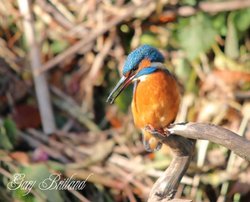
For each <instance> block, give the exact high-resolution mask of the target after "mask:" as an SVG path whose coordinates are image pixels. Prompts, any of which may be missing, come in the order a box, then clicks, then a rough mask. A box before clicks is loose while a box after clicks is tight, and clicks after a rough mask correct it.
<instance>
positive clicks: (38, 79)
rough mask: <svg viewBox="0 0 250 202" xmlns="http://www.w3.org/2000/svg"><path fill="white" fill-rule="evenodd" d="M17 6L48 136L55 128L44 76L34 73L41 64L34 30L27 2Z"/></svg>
mask: <svg viewBox="0 0 250 202" xmlns="http://www.w3.org/2000/svg"><path fill="white" fill-rule="evenodd" d="M18 5H19V9H20V12H21V14H22V16H23V26H24V32H25V35H26V40H27V45H28V48H29V56H30V63H31V68H32V73H33V78H34V83H35V89H36V96H37V100H38V106H39V111H40V114H41V119H42V126H43V130H44V133H46V134H49V133H52V132H54V131H55V130H56V126H55V120H54V115H53V111H52V106H51V102H50V95H49V90H48V84H47V81H46V77H45V74H40V75H35V71H37V69H38V68H39V67H40V66H41V65H42V63H41V59H40V55H41V54H40V50H39V48H38V45H37V42H36V39H35V29H34V24H33V19H32V15H31V10H30V5H29V0H18Z"/></svg>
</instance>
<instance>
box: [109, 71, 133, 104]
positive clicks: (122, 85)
mask: <svg viewBox="0 0 250 202" xmlns="http://www.w3.org/2000/svg"><path fill="white" fill-rule="evenodd" d="M133 78H134V76H131V77H129V76H128V77H125V76H123V77H122V78H121V79H120V80H119V82H118V83H117V84H116V86H115V88H114V89H113V90H112V92H111V93H110V94H109V96H108V98H107V100H106V102H109V103H110V104H113V103H114V101H115V99H116V98H117V97H118V96H119V95H120V94H121V92H122V91H123V90H124V89H125V88H126V87H127V86H128V85H129V84H130V83H131V82H132V80H133Z"/></svg>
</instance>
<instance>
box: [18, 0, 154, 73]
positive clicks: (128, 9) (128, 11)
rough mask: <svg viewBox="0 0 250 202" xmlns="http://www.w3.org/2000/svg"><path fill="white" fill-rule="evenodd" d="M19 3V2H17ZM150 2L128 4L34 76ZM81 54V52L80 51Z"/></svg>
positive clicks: (46, 64)
mask: <svg viewBox="0 0 250 202" xmlns="http://www.w3.org/2000/svg"><path fill="white" fill-rule="evenodd" d="M19 1H21V0H19ZM150 2H151V0H146V1H143V2H142V3H141V4H139V5H134V4H130V5H128V6H126V8H125V9H124V10H121V14H120V15H118V16H117V17H114V18H113V19H112V20H110V22H109V23H108V24H106V25H105V26H102V27H101V28H98V29H97V30H94V31H93V32H92V33H89V34H88V35H87V38H83V39H82V40H80V41H79V42H77V43H76V44H74V45H73V46H71V47H70V48H68V49H67V50H65V51H64V52H63V53H61V54H59V55H57V56H56V57H54V58H53V59H51V60H50V61H48V62H47V63H45V64H44V65H42V66H40V68H39V69H38V70H37V71H36V75H39V74H40V73H42V72H44V71H47V70H48V69H50V68H52V67H54V66H55V65H57V64H59V63H60V62H62V61H64V60H66V59H67V58H68V57H70V56H72V55H73V54H75V53H77V52H78V51H79V50H81V49H82V48H83V47H84V46H87V44H89V43H91V42H92V41H94V40H95V39H96V38H97V37H98V36H100V35H102V34H104V33H105V32H107V31H109V30H110V29H111V28H112V27H114V26H116V25H117V24H119V23H121V22H122V21H123V20H124V19H127V18H129V17H131V16H133V13H135V11H136V10H137V9H139V8H141V7H144V6H146V5H147V4H148V3H150ZM82 52H83V51H82Z"/></svg>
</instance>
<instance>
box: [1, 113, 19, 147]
mask: <svg viewBox="0 0 250 202" xmlns="http://www.w3.org/2000/svg"><path fill="white" fill-rule="evenodd" d="M3 126H4V128H5V130H6V134H7V136H8V138H9V140H10V142H11V143H12V144H15V142H16V139H17V128H16V124H15V122H14V121H13V120H12V119H11V118H6V119H5V120H4V122H3Z"/></svg>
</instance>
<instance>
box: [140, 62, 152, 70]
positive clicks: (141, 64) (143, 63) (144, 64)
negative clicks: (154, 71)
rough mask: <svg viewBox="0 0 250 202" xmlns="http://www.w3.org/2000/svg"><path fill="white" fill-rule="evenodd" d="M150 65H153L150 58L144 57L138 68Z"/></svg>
mask: <svg viewBox="0 0 250 202" xmlns="http://www.w3.org/2000/svg"><path fill="white" fill-rule="evenodd" d="M150 65H151V62H150V60H148V59H143V60H142V61H141V62H140V64H139V68H138V70H141V69H143V68H145V67H149V66H150Z"/></svg>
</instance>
